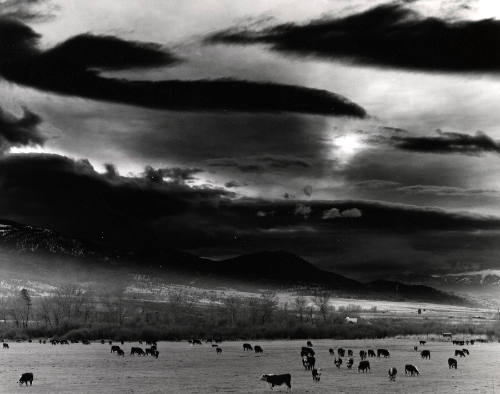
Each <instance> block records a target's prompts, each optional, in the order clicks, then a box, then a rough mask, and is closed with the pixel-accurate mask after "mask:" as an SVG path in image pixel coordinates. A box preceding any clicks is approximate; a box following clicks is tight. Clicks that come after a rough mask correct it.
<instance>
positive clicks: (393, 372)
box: [388, 367, 398, 382]
mask: <svg viewBox="0 0 500 394" xmlns="http://www.w3.org/2000/svg"><path fill="white" fill-rule="evenodd" d="M397 374H398V370H397V369H396V368H394V367H392V368H389V372H388V375H389V380H390V381H391V382H395V381H396V375H397Z"/></svg>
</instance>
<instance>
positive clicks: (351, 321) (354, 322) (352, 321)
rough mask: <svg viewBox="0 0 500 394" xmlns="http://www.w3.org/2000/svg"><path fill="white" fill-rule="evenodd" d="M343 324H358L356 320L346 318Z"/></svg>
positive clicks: (355, 318) (354, 318)
mask: <svg viewBox="0 0 500 394" xmlns="http://www.w3.org/2000/svg"><path fill="white" fill-rule="evenodd" d="M345 322H346V323H349V324H358V318H357V317H349V316H346V318H345Z"/></svg>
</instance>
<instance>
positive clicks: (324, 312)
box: [314, 291, 331, 322]
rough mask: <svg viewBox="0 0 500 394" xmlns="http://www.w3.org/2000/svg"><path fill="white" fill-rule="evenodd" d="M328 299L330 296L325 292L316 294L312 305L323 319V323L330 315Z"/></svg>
mask: <svg viewBox="0 0 500 394" xmlns="http://www.w3.org/2000/svg"><path fill="white" fill-rule="evenodd" d="M330 299H331V294H330V293H329V292H327V291H320V292H317V293H316V294H315V296H314V303H315V304H316V306H317V307H318V311H319V314H320V315H321V317H322V318H323V321H324V322H326V321H327V320H328V316H329V314H330V305H329V304H330Z"/></svg>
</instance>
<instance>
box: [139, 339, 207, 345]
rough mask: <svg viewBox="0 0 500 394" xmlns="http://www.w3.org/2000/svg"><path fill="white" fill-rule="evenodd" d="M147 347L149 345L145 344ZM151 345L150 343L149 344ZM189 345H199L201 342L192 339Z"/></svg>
mask: <svg viewBox="0 0 500 394" xmlns="http://www.w3.org/2000/svg"><path fill="white" fill-rule="evenodd" d="M146 344H147V345H149V343H147V342H146ZM151 344H152V343H151ZM191 344H192V345H201V341H200V340H199V339H193V340H192V341H191Z"/></svg>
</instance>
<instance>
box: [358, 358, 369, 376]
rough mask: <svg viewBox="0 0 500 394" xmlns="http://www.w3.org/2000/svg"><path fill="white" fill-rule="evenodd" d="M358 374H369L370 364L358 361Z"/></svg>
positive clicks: (365, 361)
mask: <svg viewBox="0 0 500 394" xmlns="http://www.w3.org/2000/svg"><path fill="white" fill-rule="evenodd" d="M358 372H363V373H364V372H370V362H369V361H368V360H363V361H360V362H359V364H358Z"/></svg>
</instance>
